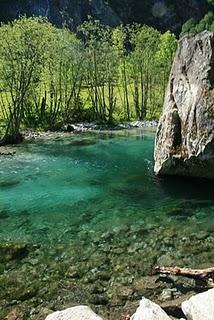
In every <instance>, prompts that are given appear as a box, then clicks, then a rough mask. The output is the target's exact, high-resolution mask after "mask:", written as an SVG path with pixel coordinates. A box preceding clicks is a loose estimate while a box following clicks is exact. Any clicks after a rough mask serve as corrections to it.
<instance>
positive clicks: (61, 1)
mask: <svg viewBox="0 0 214 320" xmlns="http://www.w3.org/2000/svg"><path fill="white" fill-rule="evenodd" d="M211 9H212V7H211V6H209V5H208V3H207V0H174V1H172V0H161V1H160V0H144V1H139V0H1V1H0V21H4V22H6V21H9V20H12V19H15V18H17V17H18V16H19V15H24V14H26V15H27V16H29V15H42V16H47V17H48V18H49V19H50V21H51V22H52V23H54V24H55V25H61V24H62V22H63V21H66V22H67V23H68V25H70V27H71V28H75V26H77V25H78V24H80V23H81V22H83V21H84V20H85V19H86V18H87V16H88V15H90V16H92V17H94V19H99V20H100V21H101V22H102V23H104V24H108V25H111V26H112V25H118V24H120V23H121V22H122V23H132V22H139V23H144V24H148V25H150V26H154V27H156V28H158V29H159V30H162V31H166V30H172V31H174V32H177V33H179V32H180V30H181V26H182V24H183V23H184V22H185V21H186V20H188V19H189V18H195V19H201V18H202V17H203V16H204V14H205V13H206V12H207V11H208V10H211Z"/></svg>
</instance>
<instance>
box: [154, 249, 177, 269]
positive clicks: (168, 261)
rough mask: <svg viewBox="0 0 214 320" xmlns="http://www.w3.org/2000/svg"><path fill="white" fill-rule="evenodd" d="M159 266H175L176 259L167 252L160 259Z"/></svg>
mask: <svg viewBox="0 0 214 320" xmlns="http://www.w3.org/2000/svg"><path fill="white" fill-rule="evenodd" d="M157 264H158V265H159V266H171V265H173V264H174V258H173V256H172V254H171V253H169V252H167V253H165V254H163V255H162V256H160V257H159V258H158V260H157Z"/></svg>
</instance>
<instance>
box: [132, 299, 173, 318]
mask: <svg viewBox="0 0 214 320" xmlns="http://www.w3.org/2000/svg"><path fill="white" fill-rule="evenodd" d="M131 320H170V318H169V317H168V315H167V314H166V312H165V311H163V309H161V307H159V306H158V305H157V304H156V303H154V302H152V301H150V300H149V299H146V298H144V297H143V298H142V300H141V301H140V306H139V307H138V308H137V310H136V312H135V314H133V316H132V317H131Z"/></svg>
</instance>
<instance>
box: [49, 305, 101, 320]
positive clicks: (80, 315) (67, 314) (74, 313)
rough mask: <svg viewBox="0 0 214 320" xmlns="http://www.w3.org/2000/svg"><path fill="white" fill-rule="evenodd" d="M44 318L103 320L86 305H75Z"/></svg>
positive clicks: (54, 319) (51, 319)
mask: <svg viewBox="0 0 214 320" xmlns="http://www.w3.org/2000/svg"><path fill="white" fill-rule="evenodd" d="M45 320H103V319H102V318H100V317H99V316H98V315H97V314H96V313H94V312H93V311H92V310H91V309H90V308H89V307H87V306H77V307H73V308H69V309H66V310H63V311H57V312H54V313H51V314H50V315H49V316H47V318H46V319H45Z"/></svg>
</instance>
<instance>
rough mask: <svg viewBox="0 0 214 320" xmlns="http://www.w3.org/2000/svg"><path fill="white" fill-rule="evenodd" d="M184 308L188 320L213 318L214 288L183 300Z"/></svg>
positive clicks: (208, 319)
mask: <svg viewBox="0 0 214 320" xmlns="http://www.w3.org/2000/svg"><path fill="white" fill-rule="evenodd" d="M182 310H183V313H184V314H185V316H186V317H187V319H188V320H213V319H214V289H211V290H208V291H206V292H203V293H199V294H197V295H196V296H193V297H191V298H190V299H189V300H187V301H185V302H183V303H182Z"/></svg>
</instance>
